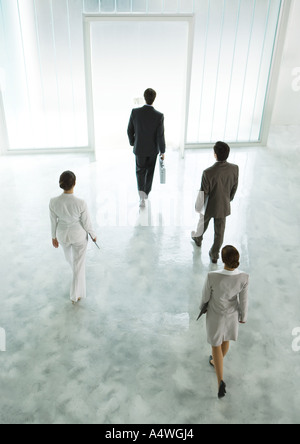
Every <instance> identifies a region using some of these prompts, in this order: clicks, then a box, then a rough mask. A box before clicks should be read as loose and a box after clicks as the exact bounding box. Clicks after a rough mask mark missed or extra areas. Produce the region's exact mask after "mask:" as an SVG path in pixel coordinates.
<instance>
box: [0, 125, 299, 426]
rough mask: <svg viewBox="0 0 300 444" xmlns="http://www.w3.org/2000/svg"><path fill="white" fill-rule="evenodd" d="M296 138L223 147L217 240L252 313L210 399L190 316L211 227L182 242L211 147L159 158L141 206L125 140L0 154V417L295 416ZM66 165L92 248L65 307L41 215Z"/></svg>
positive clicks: (202, 347)
mask: <svg viewBox="0 0 300 444" xmlns="http://www.w3.org/2000/svg"><path fill="white" fill-rule="evenodd" d="M298 141H299V138H298V137H296V136H293V133H289V131H287V132H286V133H283V132H282V131H281V132H280V131H279V130H278V131H277V132H276V129H274V132H273V134H272V136H271V137H270V142H269V146H268V147H267V148H260V147H259V148H258V147H251V148H243V149H233V150H232V154H231V157H230V160H231V161H232V162H234V163H237V164H239V166H240V174H241V178H240V187H239V190H238V193H237V195H236V199H235V201H234V203H233V205H232V216H231V217H229V218H228V222H227V231H226V239H225V243H227V244H228V243H230V244H233V245H235V246H236V247H237V248H238V249H239V250H240V252H241V269H243V270H244V271H246V272H248V273H250V276H251V285H250V295H249V296H250V312H249V321H248V323H247V324H246V325H245V326H242V327H241V328H240V337H239V341H238V342H237V343H234V344H232V346H231V350H230V353H229V355H228V357H227V358H226V362H225V381H226V383H227V387H228V395H227V396H226V398H225V399H223V400H222V401H218V400H217V382H216V377H215V374H214V371H213V370H212V368H211V367H210V366H209V365H208V357H209V354H210V348H209V345H208V344H207V341H206V331H205V320H204V319H202V320H201V321H200V322H196V318H197V315H198V308H199V303H200V299H201V291H202V286H203V283H204V279H205V277H206V274H207V272H208V271H209V270H212V269H216V266H213V265H211V264H210V261H209V257H208V251H209V248H210V246H211V241H212V235H213V233H212V227H210V229H209V230H208V232H207V235H206V237H205V240H204V244H203V248H202V249H198V248H197V247H195V245H194V244H193V243H192V242H191V239H190V232H191V231H192V230H193V229H194V228H195V227H196V224H197V215H196V214H195V213H194V202H195V199H196V196H197V190H198V189H199V185H200V180H201V175H202V171H203V169H204V168H206V167H208V166H210V165H211V164H212V163H213V162H214V158H213V154H212V151H211V150H197V151H188V152H187V153H186V157H185V159H184V160H183V159H181V158H180V157H179V155H178V153H177V152H175V151H169V152H168V155H167V159H166V166H167V184H166V185H160V183H159V177H158V174H157V176H156V177H155V183H154V187H153V193H152V195H151V199H150V201H149V202H148V203H147V207H146V209H145V210H143V211H142V212H140V211H139V208H138V200H137V194H136V184H135V176H134V157H133V155H132V154H131V152H130V149H125V148H124V150H122V151H120V152H117V151H114V152H109V151H107V152H105V151H104V152H101V153H99V155H98V156H97V159H96V161H95V160H94V159H91V158H89V157H88V156H85V155H74V156H72V155H52V156H47V155H45V156H21V157H15V156H11V157H1V158H0V207H1V218H0V232H1V249H0V267H1V268H0V270H1V293H0V302H1V309H0V327H1V328H2V329H4V330H5V333H6V351H2V352H0V386H1V396H0V423H2V424H3V423H29V424H31V423H34V424H39V423H40V424H44V423H104V424H141V423H142V424H207V423H221V424H223V423H238V424H240V423H300V411H299V410H300V409H299V404H300V392H299V378H300V351H297V347H296V348H295V344H297V343H298V345H299V343H300V340H298V341H297V337H295V336H293V334H292V333H293V331H294V329H295V328H297V327H300V298H299V288H300V273H299V269H300V254H299V246H300V236H299V234H300V228H299V226H300V199H299V191H300V175H299V165H300V145H299V142H298ZM65 169H71V170H73V171H74V172H75V173H76V175H77V189H76V194H77V196H79V197H82V198H84V199H85V200H86V201H87V202H88V205H89V208H90V212H91V217H92V220H93V223H94V225H95V228H96V231H97V233H98V239H99V244H100V246H101V251H98V250H97V249H96V248H95V246H94V245H92V244H90V245H89V248H88V253H87V290H88V299H87V300H85V301H82V302H80V303H79V304H77V305H76V306H72V304H71V303H70V301H69V296H68V292H69V287H70V271H69V268H68V265H67V264H66V262H65V260H64V257H63V253H62V250H55V249H53V248H52V245H51V235H50V221H49V216H48V202H49V199H50V198H51V197H53V196H56V195H58V194H60V190H59V188H58V185H57V182H58V177H59V174H60V173H61V172H62V171H64V170H65ZM217 267H221V263H219V264H218V266H217ZM1 331H2V333H3V330H1ZM0 339H1V338H0ZM2 339H3V338H2ZM0 344H1V342H0Z"/></svg>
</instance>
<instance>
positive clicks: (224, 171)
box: [192, 142, 239, 264]
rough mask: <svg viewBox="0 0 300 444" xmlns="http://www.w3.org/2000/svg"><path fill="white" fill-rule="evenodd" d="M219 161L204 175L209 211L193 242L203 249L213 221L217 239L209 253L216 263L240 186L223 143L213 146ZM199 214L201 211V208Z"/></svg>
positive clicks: (203, 181)
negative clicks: (233, 202) (205, 234)
mask: <svg viewBox="0 0 300 444" xmlns="http://www.w3.org/2000/svg"><path fill="white" fill-rule="evenodd" d="M214 153H215V158H216V160H217V162H216V163H215V164H214V165H213V166H212V167H210V168H208V169H207V170H205V171H204V172H203V176H202V184H201V191H202V192H203V193H204V202H205V203H206V204H207V205H206V211H205V216H204V227H203V220H201V218H200V222H199V226H198V230H197V232H193V233H192V239H193V240H194V241H195V243H196V245H197V246H198V247H201V245H202V241H203V235H204V233H205V232H206V230H207V228H208V225H209V222H210V220H211V219H212V218H213V219H214V226H215V238H214V244H213V246H212V248H211V250H210V252H209V255H210V258H211V261H212V263H214V264H216V263H217V262H218V259H219V254H220V250H221V247H222V244H223V241H224V233H225V226H226V217H227V216H229V215H230V214H231V205H230V202H231V201H232V200H233V199H234V196H235V194H236V191H237V188H238V183H239V167H238V166H237V165H234V164H231V163H229V162H227V159H228V157H229V153H230V148H229V146H228V145H227V144H226V143H224V142H217V143H216V145H215V146H214ZM196 211H198V212H199V213H200V212H201V209H200V208H196Z"/></svg>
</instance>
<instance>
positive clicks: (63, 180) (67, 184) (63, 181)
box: [59, 171, 76, 191]
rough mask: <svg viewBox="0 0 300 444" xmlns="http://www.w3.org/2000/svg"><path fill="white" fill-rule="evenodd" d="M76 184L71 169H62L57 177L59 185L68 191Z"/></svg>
mask: <svg viewBox="0 0 300 444" xmlns="http://www.w3.org/2000/svg"><path fill="white" fill-rule="evenodd" d="M75 184H76V176H75V174H74V173H73V172H72V171H64V172H63V173H62V174H61V176H60V178H59V186H60V188H62V189H63V190H64V191H70V190H71V189H72V188H73V187H74V186H75Z"/></svg>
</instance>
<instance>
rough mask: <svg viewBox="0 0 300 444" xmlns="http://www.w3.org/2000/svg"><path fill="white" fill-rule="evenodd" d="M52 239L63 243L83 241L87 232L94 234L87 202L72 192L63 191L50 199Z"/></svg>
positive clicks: (94, 235) (93, 235)
mask: <svg viewBox="0 0 300 444" xmlns="http://www.w3.org/2000/svg"><path fill="white" fill-rule="evenodd" d="M49 209H50V220H51V232H52V239H56V238H57V240H58V241H59V242H61V243H64V244H73V243H81V242H84V241H85V240H86V238H87V234H91V236H92V237H93V239H94V238H95V237H96V234H95V232H94V230H93V227H92V223H91V220H90V216H89V212H88V208H87V204H86V203H85V201H84V200H82V199H79V198H78V197H76V196H74V194H66V193H63V194H62V195H61V196H58V197H55V198H53V199H51V200H50V204H49Z"/></svg>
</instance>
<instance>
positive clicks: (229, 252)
mask: <svg viewBox="0 0 300 444" xmlns="http://www.w3.org/2000/svg"><path fill="white" fill-rule="evenodd" d="M222 261H223V262H224V264H225V265H226V266H227V267H228V268H232V269H236V268H238V267H239V266H240V253H239V252H238V250H237V249H236V248H235V247H233V246H232V245H226V247H224V248H223V249H222Z"/></svg>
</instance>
